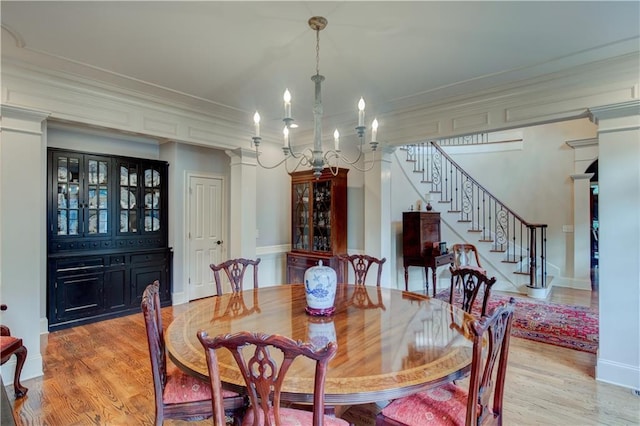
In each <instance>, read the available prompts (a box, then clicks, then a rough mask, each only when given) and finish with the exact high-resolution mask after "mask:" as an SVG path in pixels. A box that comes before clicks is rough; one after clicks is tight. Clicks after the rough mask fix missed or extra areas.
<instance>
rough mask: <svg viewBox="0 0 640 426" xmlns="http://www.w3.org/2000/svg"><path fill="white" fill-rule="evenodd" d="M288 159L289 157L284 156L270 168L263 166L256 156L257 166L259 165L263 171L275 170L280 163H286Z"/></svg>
mask: <svg viewBox="0 0 640 426" xmlns="http://www.w3.org/2000/svg"><path fill="white" fill-rule="evenodd" d="M288 158H289V156H285V157H284V158H283V159H282V160H280V161H278V162H277V163H276V164H274V165H272V166H267V165H265V164H263V163H262V161H260V156H259V155H256V160H257V162H258V164H259V165H260V167H262V168H263V169H268V170H270V169H275V168H276V167H279V166H280V165H281V164H282V163H284V162H286V161H287V159H288Z"/></svg>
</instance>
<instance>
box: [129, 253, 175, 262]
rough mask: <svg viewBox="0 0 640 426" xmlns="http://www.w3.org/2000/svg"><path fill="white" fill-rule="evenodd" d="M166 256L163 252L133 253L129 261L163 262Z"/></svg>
mask: <svg viewBox="0 0 640 426" xmlns="http://www.w3.org/2000/svg"><path fill="white" fill-rule="evenodd" d="M166 258H167V256H166V254H165V253H147V254H135V255H133V256H131V263H144V262H163V261H165V260H166Z"/></svg>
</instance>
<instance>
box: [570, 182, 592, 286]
mask: <svg viewBox="0 0 640 426" xmlns="http://www.w3.org/2000/svg"><path fill="white" fill-rule="evenodd" d="M592 177H593V173H581V174H574V175H571V179H573V277H574V278H575V281H576V285H579V286H580V288H581V289H583V290H590V289H591V214H590V213H591V205H590V202H589V200H590V193H591V180H590V179H591V178H592Z"/></svg>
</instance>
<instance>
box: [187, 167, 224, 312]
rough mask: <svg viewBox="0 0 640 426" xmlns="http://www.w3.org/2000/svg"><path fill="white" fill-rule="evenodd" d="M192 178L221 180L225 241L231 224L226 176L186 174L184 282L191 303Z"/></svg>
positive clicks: (222, 219)
mask: <svg viewBox="0 0 640 426" xmlns="http://www.w3.org/2000/svg"><path fill="white" fill-rule="evenodd" d="M191 178H201V179H219V180H220V182H221V194H222V196H221V203H222V206H221V212H222V213H221V217H220V233H221V234H222V235H224V240H223V241H226V240H228V238H227V237H228V235H227V233H228V229H229V223H228V221H227V220H228V219H227V180H226V176H225V175H223V174H219V173H206V172H198V171H189V170H187V171H186V172H185V181H184V193H185V194H186V199H185V203H184V229H183V238H184V241H183V247H184V252H185V255H184V265H183V268H182V282H183V283H185V285H186V290H185V294H186V302H187V303H188V302H190V301H191V285H190V283H189V278H190V277H189V268H190V266H191V239H190V238H189V229H190V227H191V198H190V194H189V183H190V182H191ZM221 256H222V258H223V259H224V258H226V257H227V245H226V244H224V243H223V244H222V249H221Z"/></svg>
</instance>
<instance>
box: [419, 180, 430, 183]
mask: <svg viewBox="0 0 640 426" xmlns="http://www.w3.org/2000/svg"><path fill="white" fill-rule="evenodd" d="M420 183H433V181H432V180H421V181H420Z"/></svg>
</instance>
